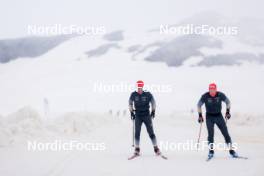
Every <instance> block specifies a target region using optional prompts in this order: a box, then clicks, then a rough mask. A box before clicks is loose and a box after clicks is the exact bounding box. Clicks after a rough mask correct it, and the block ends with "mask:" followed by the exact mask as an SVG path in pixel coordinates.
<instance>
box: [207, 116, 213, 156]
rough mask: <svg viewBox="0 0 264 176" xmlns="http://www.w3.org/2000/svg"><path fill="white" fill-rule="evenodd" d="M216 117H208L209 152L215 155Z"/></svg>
mask: <svg viewBox="0 0 264 176" xmlns="http://www.w3.org/2000/svg"><path fill="white" fill-rule="evenodd" d="M214 123H215V122H214V117H210V116H206V127H207V131H208V138H207V140H208V146H209V152H210V153H214V150H213V144H214Z"/></svg>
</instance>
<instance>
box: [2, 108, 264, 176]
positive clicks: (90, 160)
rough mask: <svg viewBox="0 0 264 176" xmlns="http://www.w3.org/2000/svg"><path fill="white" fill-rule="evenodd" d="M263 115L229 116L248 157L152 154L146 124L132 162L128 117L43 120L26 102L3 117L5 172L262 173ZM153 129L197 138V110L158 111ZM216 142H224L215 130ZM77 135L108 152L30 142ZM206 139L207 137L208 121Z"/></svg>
mask: <svg viewBox="0 0 264 176" xmlns="http://www.w3.org/2000/svg"><path fill="white" fill-rule="evenodd" d="M263 121H264V116H263V115H262V116H252V115H250V114H249V115H247V114H233V117H232V119H231V120H230V121H228V127H229V131H230V133H231V136H232V138H233V141H234V142H236V143H238V146H239V147H238V150H237V151H238V153H239V154H241V155H243V156H247V157H249V159H248V160H239V159H232V158H230V157H229V155H228V152H227V151H216V156H215V159H213V160H212V161H210V162H206V161H205V159H206V156H207V151H206V150H201V151H197V150H193V151H183V150H180V151H177V150H173V149H169V150H166V149H165V148H163V150H162V151H163V153H164V154H165V155H166V156H167V157H168V158H169V159H168V160H163V159H161V158H159V157H156V156H155V155H154V153H153V149H152V146H151V142H150V140H149V138H148V135H147V133H146V130H145V128H144V127H143V128H142V136H141V151H142V156H141V157H139V158H136V159H134V160H131V161H128V160H127V157H129V156H130V155H131V154H132V152H133V148H132V147H131V127H132V126H131V125H132V123H131V120H129V118H128V117H127V116H123V115H120V116H116V115H110V114H91V113H87V112H75V113H66V114H64V115H61V116H58V117H56V118H53V120H48V119H44V118H43V117H41V116H40V115H39V114H38V113H37V111H35V110H34V109H32V108H30V107H25V108H23V109H21V110H19V111H17V112H15V113H12V114H10V115H8V116H4V117H1V124H0V125H1V128H0V129H1V130H0V139H1V141H0V142H1V143H0V144H1V147H0V155H1V157H0V175H5V176H16V175H17V176H18V175H19V176H28V175H47V176H53V175H57V176H58V175H64V176H65V175H79V176H81V175H153V176H156V175H163V174H164V175H172V174H181V175H212V174H213V175H216V176H218V175H219V176H220V175H227V176H228V175H233V174H236V175H263V171H264V170H263V166H262V163H263V161H264V152H263V147H264V138H263V134H264V133H263V132H264V130H263V129H264V128H263ZM154 128H155V131H156V135H157V137H158V140H159V141H163V142H166V141H168V142H184V141H186V140H194V141H196V140H197V137H198V130H199V125H198V123H197V121H196V115H195V114H191V113H187V112H186V113H175V114H171V115H167V116H165V115H157V117H156V119H154ZM215 135H216V142H224V140H223V137H222V136H221V134H220V132H219V130H216V134H215ZM33 140H38V141H42V142H52V141H54V140H65V141H67V140H76V141H88V142H103V143H104V144H105V150H103V151H85V150H80V151H79V150H72V151H29V150H28V149H27V141H33ZM201 140H206V129H205V126H203V128H202V137H201Z"/></svg>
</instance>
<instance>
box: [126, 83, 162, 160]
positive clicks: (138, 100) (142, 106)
mask: <svg viewBox="0 0 264 176" xmlns="http://www.w3.org/2000/svg"><path fill="white" fill-rule="evenodd" d="M143 87H144V82H143V81H141V80H139V81H137V91H134V92H132V93H131V95H130V98H129V111H130V113H131V119H132V120H135V136H134V137H135V152H134V155H139V154H140V146H139V144H140V132H141V126H142V123H144V124H145V126H146V128H147V132H148V134H149V137H150V139H151V142H152V144H153V147H154V152H155V153H156V154H157V155H160V154H161V153H160V150H159V148H158V145H157V139H156V135H155V133H154V130H153V125H152V119H153V118H154V117H155V110H156V102H155V99H154V97H153V95H152V94H151V93H150V92H147V91H144V90H143ZM150 105H151V112H150V110H149V109H150Z"/></svg>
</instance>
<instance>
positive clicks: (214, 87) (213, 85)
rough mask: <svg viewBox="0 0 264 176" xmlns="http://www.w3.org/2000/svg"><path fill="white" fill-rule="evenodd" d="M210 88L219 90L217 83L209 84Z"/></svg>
mask: <svg viewBox="0 0 264 176" xmlns="http://www.w3.org/2000/svg"><path fill="white" fill-rule="evenodd" d="M209 90H217V86H216V84H215V83H211V84H209Z"/></svg>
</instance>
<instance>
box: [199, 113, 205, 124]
mask: <svg viewBox="0 0 264 176" xmlns="http://www.w3.org/2000/svg"><path fill="white" fill-rule="evenodd" d="M203 121H204V119H203V115H202V113H199V118H198V122H199V123H203Z"/></svg>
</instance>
